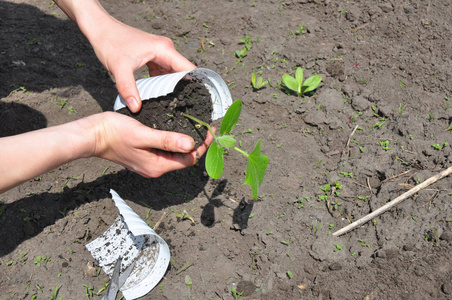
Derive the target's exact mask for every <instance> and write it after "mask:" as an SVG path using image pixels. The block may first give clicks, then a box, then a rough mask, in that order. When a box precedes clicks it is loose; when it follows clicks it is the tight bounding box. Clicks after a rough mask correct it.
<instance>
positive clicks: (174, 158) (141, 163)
mask: <svg viewBox="0 0 452 300" xmlns="http://www.w3.org/2000/svg"><path fill="white" fill-rule="evenodd" d="M88 119H89V121H90V122H92V124H91V125H90V126H91V128H93V131H94V140H95V143H94V145H93V147H92V151H91V153H89V154H88V156H97V157H101V158H104V159H108V160H111V161H113V162H116V163H119V164H121V165H123V166H124V167H126V168H127V169H129V170H131V171H134V172H136V173H138V174H140V175H142V176H144V177H159V176H161V175H163V174H165V173H167V172H170V171H174V170H178V169H183V168H186V167H189V166H192V165H194V164H195V163H196V162H197V161H198V160H199V158H200V157H201V156H202V155H203V154H204V153H205V152H206V151H207V148H208V146H209V145H210V143H211V142H212V135H211V134H210V133H207V138H206V140H205V141H204V143H203V144H202V145H200V146H198V147H197V148H196V149H194V146H195V142H194V140H193V139H192V138H191V137H189V136H186V135H184V134H181V133H176V132H167V131H161V130H156V129H152V128H150V127H147V126H145V125H143V124H142V123H140V122H138V121H136V120H135V119H132V118H130V117H127V116H124V115H122V114H119V113H114V112H104V113H101V114H97V115H93V116H90V117H89V118H88Z"/></svg>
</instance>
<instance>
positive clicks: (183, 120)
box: [117, 80, 212, 145]
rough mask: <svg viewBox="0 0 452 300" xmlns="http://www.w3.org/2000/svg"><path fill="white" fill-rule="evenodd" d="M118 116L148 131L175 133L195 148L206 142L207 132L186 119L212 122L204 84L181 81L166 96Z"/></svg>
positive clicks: (151, 100)
mask: <svg viewBox="0 0 452 300" xmlns="http://www.w3.org/2000/svg"><path fill="white" fill-rule="evenodd" d="M117 112H119V113H122V114H124V115H126V116H129V117H132V118H134V119H136V120H138V121H140V122H141V123H143V124H144V125H147V126H149V127H151V128H154V129H158V130H165V131H175V132H180V133H184V134H186V135H189V136H191V137H192V138H193V139H194V140H195V143H196V144H197V145H199V144H202V142H203V141H204V140H205V138H206V133H207V128H206V127H205V126H200V124H198V123H197V122H194V121H193V120H191V119H189V118H187V117H185V116H184V115H183V114H188V115H191V116H192V117H195V118H197V119H198V120H201V121H204V122H206V123H207V124H210V123H211V120H212V100H211V95H210V93H209V91H208V90H207V89H206V87H205V86H204V84H202V83H200V82H192V81H189V80H181V81H179V83H178V84H177V85H176V87H175V88H174V91H173V92H172V93H170V94H168V95H165V96H161V97H158V98H154V99H145V101H143V107H142V109H141V110H140V111H139V112H138V113H135V114H134V113H132V112H131V111H130V110H129V109H128V108H122V109H120V110H118V111H117Z"/></svg>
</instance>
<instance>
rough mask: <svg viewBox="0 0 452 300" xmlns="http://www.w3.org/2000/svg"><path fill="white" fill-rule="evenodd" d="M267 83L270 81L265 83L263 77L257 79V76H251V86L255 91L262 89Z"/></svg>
mask: <svg viewBox="0 0 452 300" xmlns="http://www.w3.org/2000/svg"><path fill="white" fill-rule="evenodd" d="M267 83H268V81H264V80H263V79H262V77H260V76H259V77H258V78H256V74H254V73H253V74H251V85H252V86H253V90H254V91H258V90H260V89H262V88H263V87H264V86H265V85H266V84H267Z"/></svg>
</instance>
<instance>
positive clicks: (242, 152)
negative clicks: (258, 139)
mask: <svg viewBox="0 0 452 300" xmlns="http://www.w3.org/2000/svg"><path fill="white" fill-rule="evenodd" d="M232 148H233V149H234V150H236V151H238V152H240V153H241V154H242V155H243V156H245V157H248V156H250V155H249V154H248V153H246V152H245V151H243V150H242V149H240V148H237V147H232Z"/></svg>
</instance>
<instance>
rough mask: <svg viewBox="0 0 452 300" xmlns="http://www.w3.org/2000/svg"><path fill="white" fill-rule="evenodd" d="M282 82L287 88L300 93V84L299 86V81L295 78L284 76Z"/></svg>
mask: <svg viewBox="0 0 452 300" xmlns="http://www.w3.org/2000/svg"><path fill="white" fill-rule="evenodd" d="M282 81H283V83H284V85H285V86H286V87H287V88H289V89H291V90H292V91H294V92H296V93H298V84H297V80H296V79H295V78H293V77H292V76H290V75H289V74H284V75H283V76H282Z"/></svg>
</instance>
